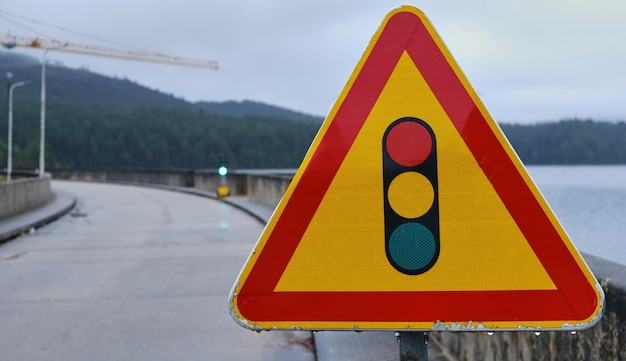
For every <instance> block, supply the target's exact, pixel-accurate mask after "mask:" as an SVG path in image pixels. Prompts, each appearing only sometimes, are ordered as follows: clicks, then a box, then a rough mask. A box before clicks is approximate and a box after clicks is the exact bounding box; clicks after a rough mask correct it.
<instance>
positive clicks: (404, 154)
mask: <svg viewBox="0 0 626 361" xmlns="http://www.w3.org/2000/svg"><path fill="white" fill-rule="evenodd" d="M407 180H408V181H407ZM394 183H395V184H401V185H400V186H399V187H398V186H395V185H394ZM407 185H408V187H407ZM383 187H384V222H385V252H386V254H387V259H388V260H389V262H390V263H391V265H392V266H393V267H394V268H395V269H396V270H398V271H399V272H402V273H404V274H408V275H418V274H422V273H424V272H426V271H428V270H429V269H430V268H432V267H433V266H434V264H435V262H437V258H438V257H439V248H440V242H439V237H440V232H439V196H438V185H437V147H436V139H435V133H434V132H433V130H432V128H431V127H430V126H429V125H428V124H427V123H426V122H424V121H423V120H421V119H417V118H412V117H406V118H400V119H398V120H396V121H394V122H393V123H392V124H391V125H390V126H389V127H388V128H387V130H386V131H385V134H384V136H383ZM404 188H409V189H407V190H405V189H404ZM414 204H415V205H416V206H415V207H413V205H414ZM407 207H408V208H407Z"/></svg>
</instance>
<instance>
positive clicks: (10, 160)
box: [7, 81, 28, 182]
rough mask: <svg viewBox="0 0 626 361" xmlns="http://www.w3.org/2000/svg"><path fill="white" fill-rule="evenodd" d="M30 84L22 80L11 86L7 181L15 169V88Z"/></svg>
mask: <svg viewBox="0 0 626 361" xmlns="http://www.w3.org/2000/svg"><path fill="white" fill-rule="evenodd" d="M26 84H28V81H20V82H17V83H15V84H11V85H10V86H9V137H8V138H9V139H8V140H7V182H10V181H11V172H12V171H13V90H14V89H15V88H17V87H20V86H24V85H26Z"/></svg>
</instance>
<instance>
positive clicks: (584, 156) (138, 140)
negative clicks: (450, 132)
mask: <svg viewBox="0 0 626 361" xmlns="http://www.w3.org/2000/svg"><path fill="white" fill-rule="evenodd" d="M6 54H7V52H2V51H0V72H6V71H11V72H13V74H14V77H13V78H14V80H15V81H19V80H24V79H30V80H31V81H32V82H33V83H32V84H30V85H29V86H26V87H22V88H20V89H19V91H16V92H15V94H14V133H13V145H14V146H13V165H14V167H15V168H26V169H33V168H35V167H36V166H37V164H38V157H39V105H40V103H39V89H40V88H39V81H38V79H39V77H40V73H39V72H40V67H39V64H38V61H36V60H34V59H32V58H28V57H19V56H17V57H16V56H14V55H12V56H10V57H7V56H6ZM48 74H49V77H48V107H47V122H46V123H47V127H46V128H47V132H46V146H47V147H46V148H47V152H46V155H47V160H46V164H47V165H48V168H50V169H54V168H57V169H80V168H83V169H84V168H143V169H146V168H152V169H154V168H179V169H182V168H186V169H189V168H213V167H216V165H217V162H218V155H219V154H221V153H224V154H226V157H227V159H228V161H229V163H230V165H231V166H232V167H235V168H237V167H238V168H295V167H297V166H298V165H299V164H300V162H301V160H302V158H303V157H304V154H305V152H306V150H307V149H308V147H309V145H310V144H311V142H312V140H313V138H314V136H315V134H316V133H317V130H318V128H319V125H320V122H321V118H320V117H315V116H310V115H306V114H302V113H299V112H296V111H292V110H287V109H283V108H280V107H276V106H271V105H267V104H262V103H258V102H253V101H244V102H202V103H196V104H194V103H189V102H186V101H185V100H183V99H179V98H176V97H173V96H171V95H168V94H165V93H162V92H158V91H154V90H150V89H147V88H145V87H143V86H141V85H139V84H137V83H134V82H131V81H129V80H127V79H116V78H110V77H106V76H102V75H99V74H95V73H91V72H89V71H87V70H75V69H67V68H64V67H62V66H49V68H48ZM0 93H3V95H0V98H2V99H3V101H2V104H0V168H4V166H5V160H6V154H7V144H6V142H7V138H6V134H7V133H6V129H7V117H6V115H5V114H7V100H6V99H7V97H6V90H5V91H1V90H0ZM501 127H502V129H503V131H504V133H505V134H506V135H507V137H508V138H509V140H510V142H511V144H512V145H513V147H514V148H515V150H516V152H517V153H518V154H519V155H520V157H521V159H522V161H524V162H525V163H526V164H626V123H624V122H599V121H592V120H576V119H573V120H563V121H559V122H548V123H538V124H533V125H512V124H501ZM3 134H4V135H3Z"/></svg>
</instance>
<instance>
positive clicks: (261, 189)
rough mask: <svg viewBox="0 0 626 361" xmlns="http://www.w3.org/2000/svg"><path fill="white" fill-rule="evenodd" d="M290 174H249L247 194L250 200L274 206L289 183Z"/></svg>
mask: <svg viewBox="0 0 626 361" xmlns="http://www.w3.org/2000/svg"><path fill="white" fill-rule="evenodd" d="M291 178H292V177H291V176H286V175H275V176H264V175H249V176H248V190H247V192H246V193H247V195H248V198H250V200H252V201H254V202H257V203H260V204H263V205H266V206H269V207H272V208H275V207H276V206H277V205H278V202H279V201H280V199H281V198H282V196H283V194H285V191H286V190H287V187H288V186H289V183H291Z"/></svg>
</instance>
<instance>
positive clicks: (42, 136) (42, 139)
mask: <svg viewBox="0 0 626 361" xmlns="http://www.w3.org/2000/svg"><path fill="white" fill-rule="evenodd" d="M48 50H49V49H46V50H44V52H43V56H42V57H41V117H40V118H41V129H40V131H39V177H43V176H44V175H45V173H46V161H45V158H46V150H45V149H46V55H47V54H48Z"/></svg>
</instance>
